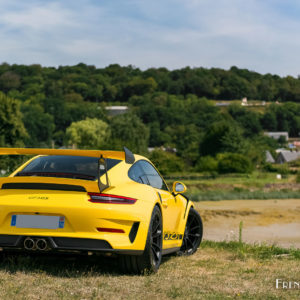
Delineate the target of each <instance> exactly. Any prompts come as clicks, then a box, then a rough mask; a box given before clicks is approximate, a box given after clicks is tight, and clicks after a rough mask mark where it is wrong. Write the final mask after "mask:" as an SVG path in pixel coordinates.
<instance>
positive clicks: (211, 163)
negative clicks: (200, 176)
mask: <svg viewBox="0 0 300 300" xmlns="http://www.w3.org/2000/svg"><path fill="white" fill-rule="evenodd" d="M217 170H218V161H217V160H216V159H215V158H214V157H211V156H209V155H208V156H202V157H200V158H199V160H198V161H197V164H196V166H195V171H198V172H216V171H217Z"/></svg>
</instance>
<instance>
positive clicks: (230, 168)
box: [218, 153, 253, 174]
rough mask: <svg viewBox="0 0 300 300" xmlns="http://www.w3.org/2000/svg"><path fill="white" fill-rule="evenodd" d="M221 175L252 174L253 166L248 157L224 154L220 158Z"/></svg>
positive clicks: (219, 168) (219, 169)
mask: <svg viewBox="0 0 300 300" xmlns="http://www.w3.org/2000/svg"><path fill="white" fill-rule="evenodd" d="M218 160H219V163H218V171H219V173H223V174H224V173H251V172H252V171H253V165H252V163H251V161H250V159H248V158H247V157H246V156H244V155H242V154H236V153H224V154H221V155H219V156H218Z"/></svg>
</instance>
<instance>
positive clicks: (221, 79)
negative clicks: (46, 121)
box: [0, 63, 300, 102]
mask: <svg viewBox="0 0 300 300" xmlns="http://www.w3.org/2000/svg"><path fill="white" fill-rule="evenodd" d="M0 90H1V91H3V92H4V93H6V94H8V95H9V96H11V97H13V98H20V99H22V100H28V99H29V98H30V97H32V96H34V97H36V96H37V95H39V97H40V98H49V99H51V98H57V97H59V98H63V99H64V100H66V101H68V102H76V101H81V100H85V101H91V102H102V101H105V102H113V101H119V102H127V101H128V100H129V98H130V97H131V96H133V95H138V96H141V95H144V94H147V93H153V92H165V93H167V94H172V95H183V96H186V95H188V94H193V95H196V96H197V97H206V98H209V99H221V100H232V99H241V98H242V97H247V98H248V99H256V100H264V101H277V100H278V101H283V102H286V101H292V102H300V79H299V78H294V77H291V76H287V77H280V76H278V75H271V74H265V75H262V74H259V73H256V72H253V71H249V70H247V69H238V68H237V67H232V68H231V69H230V70H223V69H217V68H212V69H205V68H190V67H186V68H183V69H179V70H172V71H169V70H168V69H166V68H157V69H155V68H150V69H148V70H145V71H142V70H140V69H138V68H135V67H133V66H127V67H121V66H119V65H117V64H115V65H110V66H108V67H106V68H96V67H95V66H88V65H85V64H83V63H81V64H78V65H76V66H60V67H58V68H54V67H42V66H40V65H30V66H25V65H9V64H6V63H3V64H1V65H0Z"/></svg>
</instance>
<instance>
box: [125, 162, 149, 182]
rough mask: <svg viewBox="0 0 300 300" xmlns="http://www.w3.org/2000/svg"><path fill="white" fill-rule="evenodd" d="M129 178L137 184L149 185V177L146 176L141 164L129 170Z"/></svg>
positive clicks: (136, 164)
mask: <svg viewBox="0 0 300 300" xmlns="http://www.w3.org/2000/svg"><path fill="white" fill-rule="evenodd" d="M128 176H129V178H130V179H132V180H133V181H135V182H138V183H144V184H149V182H148V179H147V177H146V176H145V173H144V171H143V169H142V168H141V166H140V163H139V162H137V163H135V164H134V165H133V166H132V167H131V168H130V170H129V172H128Z"/></svg>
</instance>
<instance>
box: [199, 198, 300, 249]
mask: <svg viewBox="0 0 300 300" xmlns="http://www.w3.org/2000/svg"><path fill="white" fill-rule="evenodd" d="M195 205H196V208H197V210H198V211H199V212H200V214H201V217H202V219H203V227H204V236H203V238H204V239H207V240H214V241H223V240H227V241H228V240H238V237H239V224H240V222H241V221H242V222H243V230H242V240H243V241H244V242H248V243H267V244H276V245H278V246H282V247H296V248H300V199H287V200H227V201H203V202H198V203H195Z"/></svg>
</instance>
